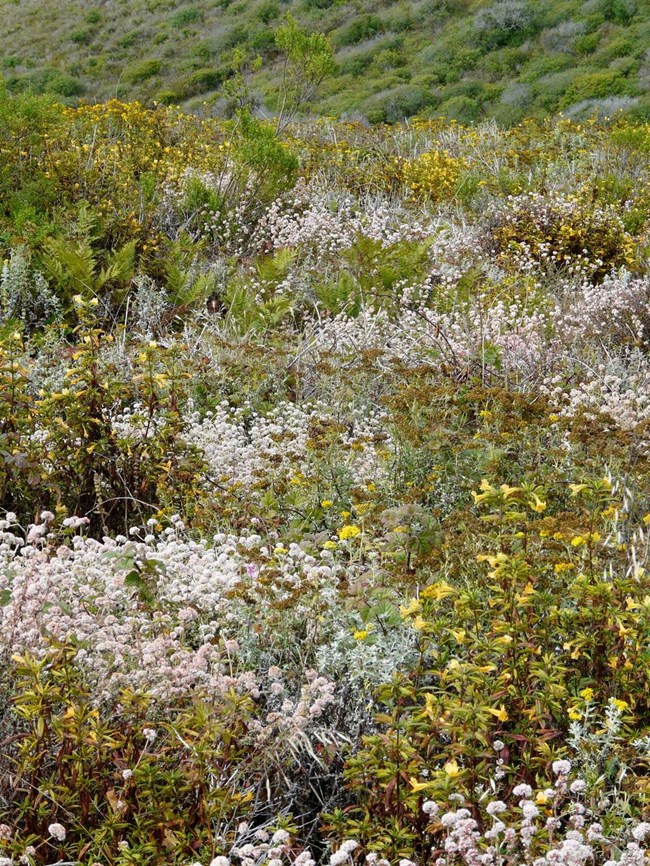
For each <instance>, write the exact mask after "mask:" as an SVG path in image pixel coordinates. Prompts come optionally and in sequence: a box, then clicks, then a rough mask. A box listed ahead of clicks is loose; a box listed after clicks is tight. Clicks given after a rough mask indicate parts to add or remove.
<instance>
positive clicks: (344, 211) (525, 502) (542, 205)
mask: <svg viewBox="0 0 650 866" xmlns="http://www.w3.org/2000/svg"><path fill="white" fill-rule="evenodd" d="M312 5H313V8H314V9H316V8H320V7H319V5H318V4H312ZM325 5H327V4H325ZM438 5H440V6H444V5H445V4H438ZM446 5H447V6H451V5H453V4H446ZM524 5H525V4H521V3H511V4H509V6H508V9H506V8H505V6H506V4H499V9H498V10H496V11H495V10H494V9H492V10H491V11H489V10H488V11H486V12H485V14H482V15H481V17H480V18H479V23H480V27H478V25H476V28H477V29H476V31H475V32H476V33H477V34H480V38H481V39H482V40H483V41H484V42H485V44H488V45H493V44H494V41H495V39H497V36H496V35H495V33H494V30H495V27H496V25H495V23H494V22H495V20H496V19H495V18H494V16H495V15H496V14H497V12H498V14H499V15H502V16H505V15H506V13H507V16H510V17H507V18H504V19H503V20H502V19H499V20H500V24H499V27H501V28H504V27H506V23H507V22H511V23H510V24H508V28H510V29H512V30H513V31H514V32H515V33H517V32H519V31H520V30H522V29H523V30H525V32H526V33H527V34H528V33H529V31H530V32H534V31H535V28H539V26H540V25H539V23H538V22H536V21H535V20H532V19H530V17H529V16H528V13H527V12H526V10H525V9H524V8H523V7H524ZM610 5H611V10H612V11H611V12H607V14H608V15H610V14H611V15H619V12H616V11H615V10H618V9H619V7H620V9H623V12H624V11H625V9H624V8H623V7H625V8H627V6H625V4H622V5H621V4H610ZM502 7H503V8H502ZM274 8H275V7H274V6H273V4H268V3H267V4H266V6H265V13H264V14H265V16H267V17H269V18H270V19H272V18H273V14H274ZM594 8H595V7H594ZM599 8H600V7H599ZM607 9H610V6H608V7H607ZM189 11H190V8H189V7H188V9H187V10H186V12H189ZM488 12H489V14H488ZM623 12H620V14H623ZM174 14H175V15H177V16H178V15H180V11H178V10H177V11H176V12H175V13H174ZM477 14H478V13H477ZM593 14H594V15H596V12H595V11H594V12H593ZM597 14H598V15H605V12H603V11H602V10H601V11H600V12H598V13H597ZM626 14H627V13H626ZM632 18H633V16H632ZM89 20H90V19H89ZM608 20H610V21H611V22H615V20H617V19H612V18H609V19H608ZM504 21H505V22H506V23H504ZM194 23H195V19H194V17H192V16H190V15H188V14H184V16H183V19H182V21H180V19H179V21H177V25H176V26H180V27H188V28H191V27H193V26H194ZM362 23H363V21H362ZM623 25H624V22H622V23H621V22H619V23H616V25H615V26H623ZM88 26H89V27H93V26H95V24H94V23H89V24H88ZM286 26H288V27H289V29H288V30H286V31H284V32H285V35H286V48H287V54H289V55H290V54H291V52H292V51H293V52H294V56H295V57H296V58H299V54H300V50H301V46H302V42H301V41H300V40H301V37H300V36H299V32H298V31H297V30H293V31H292V30H291V25H290V24H289V25H286ZM364 26H366V29H367V31H368V33H371V32H373V28H374V32H375V33H380V32H382V25H381V23H378V22H377V21H374V20H368V21H366V22H365V25H364ZM473 26H474V25H473ZM612 26H614V23H612ZM535 32H536V31H535ZM589 33H590V31H588V30H585V33H584V37H585V39H586V38H587V37H588V36H589ZM85 38H86V37H84V38H83V39H82V37H81V35H80V36H79V37H78V40H77V41H76V42H75V44H83V43H84V40H85ZM88 38H89V37H88ZM346 38H347V39H352V38H353V36H352V35H350V34H348V36H347V37H346ZM358 38H361V37H357V36H354V39H355V40H356V39H358ZM363 38H370V37H369V36H367V35H366V36H363ZM475 38H476V39H478V36H476V37H475ZM499 38H500V37H499ZM522 38H523V37H522ZM526 38H528V36H527V37H526ZM513 39H514V36H513ZM497 41H498V40H497ZM303 47H304V46H303ZM312 48H313V46H311V48H310V49H309V50H310V51H311V50H312ZM506 48H507V50H517V49H516V46H514V47H513V46H512V45H510V46H501V48H500V49H499V50H506ZM295 52H298V53H297V54H295ZM322 60H323V63H322V66H318V67H317V68H316V67H314V68H312V69H307V70H305V69H304V68H302V69H296V68H294V70H293V72H291V70H289V74H290V75H291V76H293V77H291V78H290V81H292V82H294V83H295V86H294V85H292V86H294V89H293V91H292V93H293V94H294V95H293V96H292V99H293V102H288V103H287V105H286V111H285V115H284V116H285V118H286V123H284V122H282V123H280V124H278V123H277V122H276V123H271V122H265V121H263V120H260V119H257V118H255V117H254V116H253V113H252V112H251V110H250V106H249V105H248V104H247V99H246V98H245V97H246V90H245V87H244V88H242V87H241V86H239V84H238V83H237V82H235V83H234V86H233V88H232V95H233V99H237V98H238V99H239V105H238V107H237V110H236V111H235V112H234V113H233V115H232V117H231V118H230V119H228V120H216V119H212V118H207V117H199V116H196V115H190V114H184V113H181V112H180V111H179V110H178V109H176V108H173V107H171V106H160V107H158V108H156V109H148V108H145V107H144V106H143V105H142V104H141V103H138V102H130V103H125V102H120V101H117V100H111V101H109V102H107V103H105V104H98V105H80V106H72V105H67V106H66V105H61V104H60V103H58V102H55V101H52V100H51V99H50V98H48V97H47V96H42V95H40V96H39V95H35V94H26V93H22V94H21V93H17V94H16V93H14V94H10V93H8V92H7V91H4V92H3V93H2V94H1V95H0V260H1V261H2V266H1V271H0V654H1V658H2V665H1V666H0V717H1V718H2V729H3V738H2V741H1V742H0V768H1V773H0V849H1V850H0V856H1V857H2V860H1V861H0V862H2V863H4V864H9V863H18V862H20V863H26V864H35V866H36V864H37V866H40V864H51V863H55V862H74V863H81V864H91V863H94V864H99V863H101V864H110V866H118V864H119V866H126V864H163V863H164V864H178V866H181V864H182V866H191V864H201V866H208V864H212V866H229V864H233V866H240V864H241V866H282V864H286V866H313V864H314V863H315V862H322V863H327V864H330V866H343V864H352V863H354V864H361V863H368V864H378V866H379V864H381V866H385V864H398V863H399V864H401V866H410V864H411V863H415V864H422V866H423V864H436V866H452V864H454V866H455V864H468V866H478V864H485V866H491V864H495V866H499V864H500V866H515V864H535V866H547V864H567V866H569V864H583V863H584V864H586V863H596V864H599V866H602V864H609V866H611V864H613V863H621V864H627V866H632V864H634V866H637V864H638V866H641V864H643V863H644V862H646V860H647V855H646V841H644V840H647V837H648V834H649V832H650V823H649V819H650V811H649V809H650V803H649V796H650V786H649V784H648V779H649V777H650V774H649V763H650V678H649V675H648V670H649V669H650V571H649V569H650V565H649V564H648V558H649V555H650V543H649V540H648V527H649V525H650V474H649V472H648V469H649V465H648V461H649V459H650V397H649V384H650V361H649V359H648V339H649V330H648V329H649V327H650V313H649V310H650V275H649V269H648V250H649V232H648V230H649V222H648V220H649V213H650V210H649V204H650V168H649V165H648V152H649V151H650V127H648V125H647V124H644V123H641V122H631V121H629V120H622V119H617V120H615V121H612V122H610V123H608V124H597V123H595V122H591V121H590V122H586V123H577V122H575V121H572V120H569V119H566V118H565V119H560V120H555V121H550V120H547V121H537V120H530V121H527V122H525V123H521V124H518V125H515V126H513V127H512V128H509V129H503V128H499V127H498V126H497V125H496V124H494V123H492V122H490V123H484V124H482V125H479V126H477V127H470V126H464V125H462V124H460V123H456V122H445V121H442V120H438V119H428V120H427V119H422V120H418V121H415V122H411V123H409V124H397V125H392V126H386V125H380V126H376V127H374V128H369V127H367V126H366V125H364V124H361V123H352V122H347V123H344V122H339V123H333V122H331V121H329V120H320V121H311V122H297V121H296V120H295V113H294V112H293V109H292V107H291V106H292V105H295V104H296V102H297V101H299V99H300V98H302V97H301V95H305V96H307V97H308V96H309V93H310V87H311V85H309V84H308V80H307V78H305V77H304V75H307V76H309V75H312V76H313V79H312V80H313V81H316V80H318V79H320V77H321V75H322V74H323V72H324V71H325V67H327V65H328V63H329V61H328V60H327V58H326V56H325V54H323V56H322ZM152 69H153V67H151V66H149V67H146V68H145V67H144V66H143V67H142V69H141V70H140V73H139V75H140V78H141V80H142V81H148V80H151V77H153V75H155V74H157V73H153V72H151V70H152ZM145 73H146V74H145ZM150 73H151V76H150ZM300 75H302V76H303V78H299V77H296V76H300ZM134 80H135V79H134ZM301 82H302V83H301ZM243 83H244V84H245V82H243ZM574 86H575V88H576V93H578V90H580V93H581V94H582V93H583V92H587V91H588V89H589V88H588V87H587V84H585V82H584V81H582V83H579V84H574ZM594 86H595V85H594Z"/></svg>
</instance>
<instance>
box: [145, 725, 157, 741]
mask: <svg viewBox="0 0 650 866" xmlns="http://www.w3.org/2000/svg"><path fill="white" fill-rule="evenodd" d="M142 733H143V734H144V738H145V740H148V741H149V742H150V743H153V741H154V740H155V739H156V737H157V736H158V734H157V733H156V731H154V729H153V728H143V729H142Z"/></svg>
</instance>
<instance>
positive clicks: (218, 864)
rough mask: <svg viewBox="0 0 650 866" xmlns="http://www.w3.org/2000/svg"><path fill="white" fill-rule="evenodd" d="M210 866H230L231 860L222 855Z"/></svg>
mask: <svg viewBox="0 0 650 866" xmlns="http://www.w3.org/2000/svg"><path fill="white" fill-rule="evenodd" d="M210 866H230V860H229V859H228V858H227V857H224V856H223V854H222V855H220V856H219V857H215V858H214V860H212V861H211V862H210Z"/></svg>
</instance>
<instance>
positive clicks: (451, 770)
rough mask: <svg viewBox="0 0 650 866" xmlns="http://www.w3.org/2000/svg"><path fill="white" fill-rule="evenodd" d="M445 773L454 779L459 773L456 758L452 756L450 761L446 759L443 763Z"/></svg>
mask: <svg viewBox="0 0 650 866" xmlns="http://www.w3.org/2000/svg"><path fill="white" fill-rule="evenodd" d="M445 773H446V774H447V775H448V776H449V777H450V778H451V779H454V778H455V777H456V776H458V775H459V774H460V767H459V766H458V762H457V761H456V758H453V759H452V760H451V761H447V763H446V764H445Z"/></svg>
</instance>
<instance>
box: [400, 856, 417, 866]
mask: <svg viewBox="0 0 650 866" xmlns="http://www.w3.org/2000/svg"><path fill="white" fill-rule="evenodd" d="M399 866H415V863H414V862H413V861H412V860H408V859H407V858H406V857H405V858H404V859H403V860H400V861H399Z"/></svg>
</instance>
